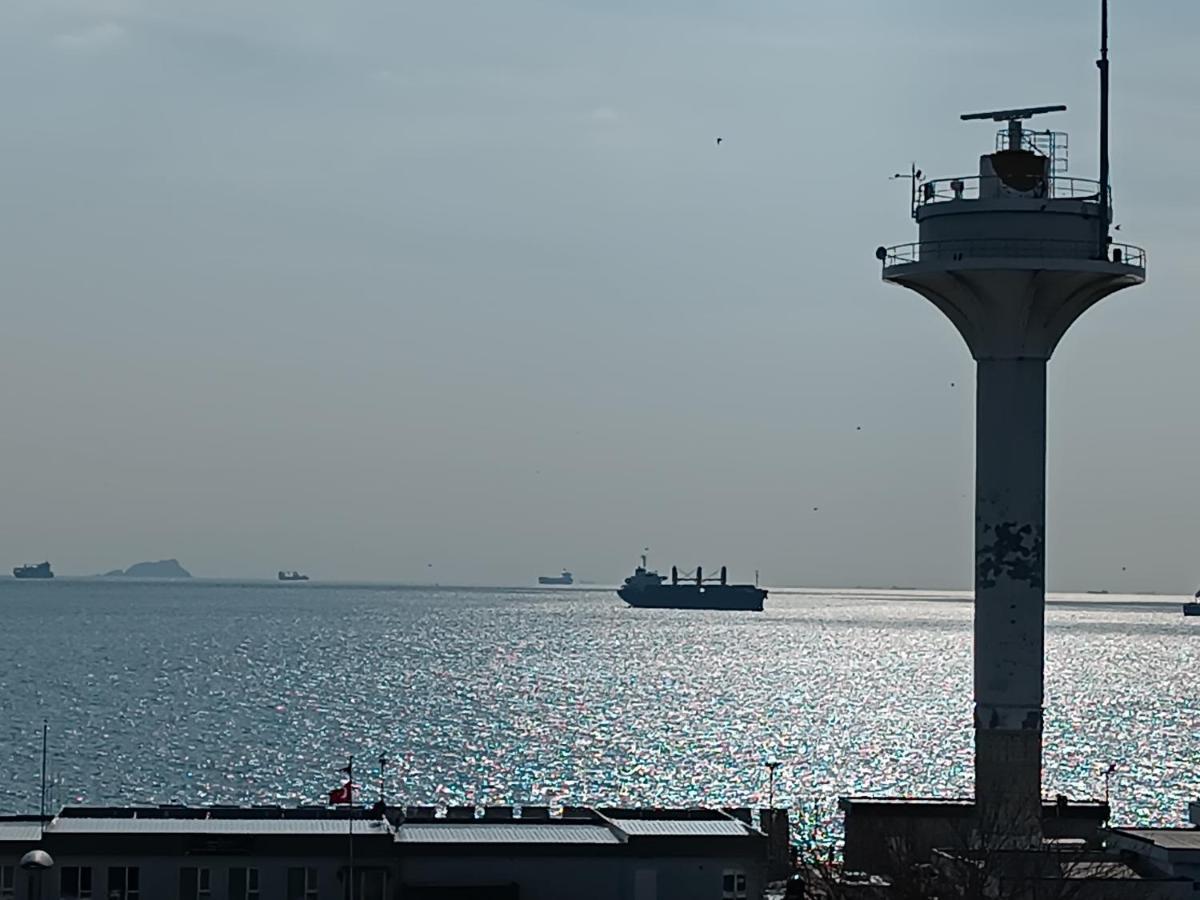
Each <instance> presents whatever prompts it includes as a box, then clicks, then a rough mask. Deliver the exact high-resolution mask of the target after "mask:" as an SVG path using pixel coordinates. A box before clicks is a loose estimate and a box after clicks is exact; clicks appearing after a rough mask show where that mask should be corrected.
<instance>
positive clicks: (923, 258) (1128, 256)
mask: <svg viewBox="0 0 1200 900" xmlns="http://www.w3.org/2000/svg"><path fill="white" fill-rule="evenodd" d="M1093 183H1095V182H1093ZM1108 247H1109V250H1108V253H1109V255H1108V261H1109V262H1114V263H1120V264H1122V265H1126V266H1131V267H1133V268H1138V269H1144V268H1145V267H1146V251H1145V250H1143V249H1142V248H1141V247H1135V246H1133V245H1132V244H1109V245H1108ZM1095 252H1096V246H1095V244H1094V243H1093V242H1092V241H1058V240H1042V239H1039V238H1027V239H1026V238H1001V239H996V240H993V239H990V238H971V239H966V240H958V241H924V242H922V241H916V242H913V243H910V244H897V245H896V246H894V247H884V248H881V252H880V253H879V254H878V255H879V257H880V261H881V262H882V263H883V267H884V268H885V269H888V268H891V267H892V266H903V265H908V264H910V263H918V262H930V261H934V260H937V261H942V262H961V261H962V260H966V259H997V258H1004V257H1017V258H1021V259H1029V258H1033V257H1041V258H1045V259H1079V260H1085V259H1093V258H1094V257H1095Z"/></svg>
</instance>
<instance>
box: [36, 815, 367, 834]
mask: <svg viewBox="0 0 1200 900" xmlns="http://www.w3.org/2000/svg"><path fill="white" fill-rule="evenodd" d="M348 832H349V822H348V821H347V820H346V819H315V818H290V817H289V818H277V819H260V818H245V819H243V818H225V817H223V818H196V817H186V818H174V817H160V816H155V817H151V818H140V817H128V818H124V817H122V818H106V817H94V818H93V817H86V818H84V817H75V816H63V817H58V818H55V819H54V820H52V821H51V822H50V824H49V825H47V826H46V833H47V834H250V835H254V834H263V835H265V834H286V835H303V834H315V835H326V834H347V833H348ZM354 833H355V835H369V834H382V835H387V834H391V827H390V826H389V824H388V823H387V821H386V820H380V819H359V820H356V821H355V822H354Z"/></svg>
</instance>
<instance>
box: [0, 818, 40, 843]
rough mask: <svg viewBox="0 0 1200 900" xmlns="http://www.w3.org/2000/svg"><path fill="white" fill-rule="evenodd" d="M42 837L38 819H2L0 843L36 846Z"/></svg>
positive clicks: (0, 823)
mask: <svg viewBox="0 0 1200 900" xmlns="http://www.w3.org/2000/svg"><path fill="white" fill-rule="evenodd" d="M40 837H41V828H40V827H39V826H38V822H37V819H36V818H35V819H29V818H25V817H18V818H7V819H0V843H10V842H19V843H22V844H29V843H33V844H36V843H37V842H38V839H39V838H40Z"/></svg>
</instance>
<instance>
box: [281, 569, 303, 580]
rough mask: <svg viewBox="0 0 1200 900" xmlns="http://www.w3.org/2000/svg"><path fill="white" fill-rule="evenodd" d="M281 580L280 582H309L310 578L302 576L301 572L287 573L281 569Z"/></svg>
mask: <svg viewBox="0 0 1200 900" xmlns="http://www.w3.org/2000/svg"><path fill="white" fill-rule="evenodd" d="M279 580H280V581H308V576H307V575H301V574H300V573H299V572H285V571H283V570H282V569H280V570H279Z"/></svg>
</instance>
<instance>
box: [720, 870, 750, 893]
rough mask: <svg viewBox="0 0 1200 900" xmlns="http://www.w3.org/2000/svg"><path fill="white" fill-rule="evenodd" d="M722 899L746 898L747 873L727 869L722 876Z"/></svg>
mask: <svg viewBox="0 0 1200 900" xmlns="http://www.w3.org/2000/svg"><path fill="white" fill-rule="evenodd" d="M721 900H746V873H745V872H742V871H741V870H739V869H726V870H725V874H724V875H723V876H722V878H721Z"/></svg>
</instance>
